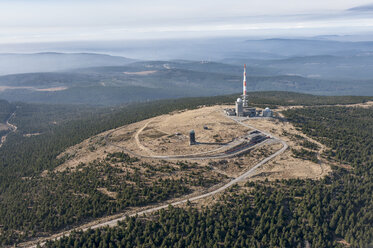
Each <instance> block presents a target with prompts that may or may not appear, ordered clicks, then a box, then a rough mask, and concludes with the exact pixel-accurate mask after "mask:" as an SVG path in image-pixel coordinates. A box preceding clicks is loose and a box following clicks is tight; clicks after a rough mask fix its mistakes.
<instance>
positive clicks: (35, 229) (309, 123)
mask: <svg viewBox="0 0 373 248" xmlns="http://www.w3.org/2000/svg"><path fill="white" fill-rule="evenodd" d="M236 97H237V96H236V95H230V96H219V97H211V98H186V99H178V100H163V101H157V102H149V103H141V104H136V105H128V106H118V107H112V108H93V107H88V106H82V105H79V106H77V105H43V104H23V103H8V102H5V101H4V102H1V104H2V105H1V106H9V107H7V109H8V110H6V108H5V107H4V108H1V110H4V111H3V112H4V114H3V115H4V118H5V117H6V116H9V114H10V113H11V112H12V111H14V110H16V116H15V118H13V119H12V123H13V124H14V125H16V126H17V127H18V130H17V132H15V133H11V134H9V135H8V139H7V141H6V143H5V144H4V146H3V147H1V148H0V158H1V159H0V199H1V201H0V244H1V245H2V246H4V245H12V244H15V243H19V242H22V241H24V240H28V239H30V238H34V237H38V236H43V235H50V234H52V233H54V232H56V231H59V230H63V229H64V228H68V227H71V226H74V225H77V224H79V223H81V222H84V221H87V220H90V219H93V218H97V217H99V216H104V215H107V214H112V213H116V212H120V211H122V210H123V209H125V208H126V207H128V206H141V205H144V204H149V203H154V202H159V201H163V200H165V199H169V198H171V197H177V196H179V195H181V194H185V193H187V192H190V186H195V185H200V186H209V185H212V184H214V183H216V182H214V181H211V180H205V181H204V180H201V179H199V178H198V177H196V178H194V179H192V178H191V179H190V180H189V181H188V180H187V181H185V180H182V181H172V180H170V181H164V180H162V181H160V180H158V181H156V182H154V185H151V184H149V183H146V184H144V182H142V181H143V178H141V176H140V175H138V174H136V172H135V171H133V172H132V171H131V172H130V173H128V174H127V175H121V176H118V175H117V171H116V169H112V167H110V166H109V167H108V166H107V164H113V163H116V162H115V161H116V160H124V162H123V163H132V162H133V161H132V162H131V159H130V158H127V157H126V155H124V154H123V155H121V154H116V155H109V154H108V160H106V161H102V162H98V163H97V164H95V165H91V167H85V168H90V169H89V170H88V169H82V170H81V171H76V172H69V171H66V172H62V173H55V172H51V171H52V170H53V169H54V168H56V167H57V166H58V165H60V164H61V163H62V162H63V159H62V160H61V159H57V156H58V155H59V154H60V153H61V152H62V151H64V150H65V149H66V148H68V147H70V146H72V145H75V144H78V143H80V142H81V141H83V140H84V139H86V138H89V137H91V136H93V135H95V134H98V133H101V132H103V131H106V130H110V129H113V128H116V127H119V126H122V125H125V124H129V123H133V122H137V121H140V120H143V119H147V118H150V117H154V116H157V115H161V114H164V113H169V112H172V111H175V110H182V109H193V108H197V107H198V106H201V105H215V104H226V103H232V102H233V101H234V100H235V99H236ZM370 99H372V98H369V97H344V98H342V97H320V96H312V95H305V94H296V93H289V92H266V93H260V94H258V95H256V96H255V97H254V96H253V97H252V102H253V104H254V105H256V106H272V107H274V108H275V107H276V106H279V105H329V104H352V103H359V102H364V101H367V100H370ZM316 110H318V111H320V113H321V115H316V114H315V113H318V111H316ZM337 110H338V111H337ZM346 110H348V111H349V112H346ZM297 111H299V112H297ZM302 111H311V112H310V113H308V112H302ZM312 111H314V112H312ZM371 111H372V110H371V109H365V110H360V109H354V108H343V107H340V108H336V107H314V108H305V109H299V110H291V111H290V110H289V111H288V112H286V113H285V114H286V116H287V118H289V120H290V121H292V122H293V123H295V124H296V125H297V126H298V127H299V128H301V129H302V130H303V131H304V132H305V133H306V134H308V135H313V133H311V132H316V133H317V132H318V130H319V129H320V130H321V129H325V126H320V125H321V124H325V125H329V126H333V127H334V128H335V129H334V130H333V132H325V131H323V132H321V131H320V133H321V134H322V135H320V136H319V139H320V142H323V143H325V144H327V145H328V146H330V147H331V148H332V150H330V151H328V153H327V154H325V156H329V157H330V159H334V160H336V161H342V162H346V163H352V164H354V170H353V171H352V172H351V171H346V170H344V169H338V167H336V168H335V173H334V174H333V175H331V176H330V177H328V178H326V179H325V180H324V181H322V182H313V181H284V182H277V183H276V182H274V183H272V184H271V185H269V186H268V187H267V186H265V185H264V184H260V183H258V184H248V185H247V190H246V191H242V190H241V189H234V190H233V191H232V192H231V193H230V194H229V195H227V196H226V199H223V200H222V203H221V204H220V205H217V206H211V209H206V210H202V211H201V212H198V211H196V210H195V209H190V210H181V209H171V210H170V211H167V212H164V213H160V214H159V215H156V216H155V217H154V225H155V226H154V227H153V226H152V227H151V229H149V228H150V227H147V226H148V225H153V224H152V223H153V222H146V221H143V220H141V219H132V220H128V221H132V222H133V225H135V226H139V228H140V229H136V230H138V231H137V233H138V234H139V235H140V236H139V238H138V240H136V237H133V235H134V234H135V233H132V232H131V233H129V234H128V235H130V237H132V238H133V239H134V240H135V241H133V240H132V238H131V239H129V241H128V242H137V243H136V244H138V245H139V246H140V244H141V245H144V246H146V244H147V242H151V241H150V240H148V241H146V240H145V239H144V240H142V239H141V238H140V237H142V236H141V235H143V237H146V236H147V235H146V232H145V231H144V233H142V232H141V230H142V229H141V228H145V229H144V230H148V229H149V230H148V231H150V230H153V231H152V233H153V236H154V238H155V237H158V241H157V243H155V244H158V245H159V244H162V243H163V242H171V243H173V244H177V243H178V242H184V241H185V242H187V241H188V242H190V243H185V244H190V245H192V244H194V243H196V242H197V241H198V243H196V244H199V242H202V241H201V238H202V240H205V239H206V242H205V244H206V246H207V244H212V245H215V243H216V245H217V246H221V245H223V244H224V243H225V242H227V243H226V244H231V245H232V246H233V245H234V244H235V243H234V242H236V241H237V242H238V240H239V242H240V243H239V245H240V244H241V243H242V242H244V243H245V244H246V242H249V244H254V245H257V246H258V245H259V244H261V247H265V246H272V244H277V245H278V246H281V244H298V243H299V242H309V243H310V244H312V247H320V246H315V244H318V243H319V242H325V243H321V244H325V246H329V247H332V246H333V244H334V243H335V241H336V240H338V238H344V239H346V240H347V241H348V242H351V243H352V244H353V245H354V246H356V247H358V245H359V244H364V243H366V242H368V241H369V239H371V234H372V229H371V226H370V225H369V223H371V220H372V219H371V218H372V211H371V208H369V206H372V204H371V203H372V202H371V199H370V202H369V197H371V192H372V191H371V189H372V185H371V183H370V181H371V178H372V175H371V173H372V172H371V166H372V159H371V157H369V156H366V155H367V154H369V147H368V146H369V145H370V147H371V144H372V141H369V137H370V139H371V138H372V137H371V135H370V136H369V131H371V130H372V114H371ZM331 113H334V116H333V119H330V118H329V115H331ZM351 114H353V116H354V120H355V121H353V120H351V118H350V115H351ZM4 118H3V119H4ZM299 118H301V119H299ZM317 118H322V121H320V120H319V119H317ZM356 118H358V119H359V120H361V121H362V122H361V123H363V124H361V125H363V126H364V127H365V130H366V131H364V132H360V131H358V130H359V128H358V126H355V125H358V124H357V122H356V120H357V119H356ZM320 123H321V124H320ZM363 126H361V127H363ZM349 127H351V128H349ZM359 127H360V126H359ZM343 128H344V129H348V130H349V132H350V133H348V134H349V135H340V137H339V136H338V142H339V143H336V144H334V145H333V143H332V142H333V140H334V138H333V137H334V136H331V135H338V132H339V131H341V130H344V129H343ZM343 132H345V131H343ZM355 132H358V135H354V133H355ZM26 134H37V135H34V136H25V135H26ZM351 143H352V144H354V145H350V144H351ZM359 146H360V148H362V146H363V147H365V148H364V149H361V150H362V151H365V153H362V152H360V150H359V151H358V149H357V148H358V147H359ZM349 150H350V151H351V152H352V153H351V154H354V155H353V157H351V158H350V157H349V155H346V154H347V153H348V151H349ZM370 150H371V149H370ZM110 156H111V157H110ZM113 156H114V157H113ZM363 157H364V158H363ZM127 159H129V160H127ZM121 163H122V162H121ZM144 166H145V167H146V165H144ZM165 166H166V165H165ZM189 166H191V165H189ZM145 167H144V168H145ZM166 167H167V166H166ZM180 169H183V170H185V167H183V168H182V167H180ZM45 172H46V173H45ZM105 176H106V177H107V178H108V180H109V181H105V180H102V178H103V177H105ZM124 181H128V182H130V184H132V185H133V186H132V188H128V187H127V186H125V185H124V186H123V187H119V188H113V187H112V186H110V185H113V184H114V183H118V184H120V182H124ZM357 181H358V182H359V183H357ZM100 187H109V188H110V190H112V191H113V192H116V193H117V196H118V197H117V200H116V201H113V199H110V197H108V196H107V195H105V194H103V193H102V192H100V191H99V190H98V188H100ZM369 187H370V188H369ZM254 189H257V190H258V192H262V193H261V194H260V195H257V193H256V191H254ZM369 189H370V191H369ZM129 192H136V194H135V195H136V196H138V197H139V199H135V198H136V197H135V198H134V195H131V194H129ZM294 192H295V193H296V197H293V194H295V193H294ZM346 194H347V195H350V196H351V197H348V198H345V197H344V196H345V195H346ZM57 195H58V197H57ZM82 196H83V197H82ZM277 198H279V199H277ZM255 199H256V200H255ZM230 202H231V203H230ZM238 202H241V203H242V204H241V203H240V204H237V203H238ZM279 202H281V204H279ZM310 202H314V204H313V205H312V204H311V205H310V204H309V203H310ZM322 202H325V204H323V203H322ZM327 202H330V204H326V203H327ZM332 203H333V204H332ZM369 203H370V205H369ZM303 205H304V206H303ZM281 207H282V208H283V209H282V211H281V216H283V221H280V222H279V221H277V219H276V218H277V217H278V216H277V214H280V210H281ZM339 208H341V209H340V210H338V209H339ZM276 209H277V211H275V210H276ZM337 210H338V211H337ZM258 211H260V213H264V212H265V213H267V214H266V215H263V216H264V217H265V219H263V220H262V218H264V217H263V216H262V215H260V216H254V213H257V212H258ZM228 212H229V216H228V215H227V214H228ZM246 212H247V215H246ZM352 212H353V213H354V215H353V217H351V213H352ZM243 213H245V214H244V215H242V214H243ZM334 213H336V216H335V217H333V216H334ZM179 214H181V216H183V214H184V215H189V214H190V215H191V216H195V217H193V218H192V217H191V218H192V220H191V221H192V222H191V223H197V222H198V223H200V224H201V225H202V226H201V229H202V227H206V225H204V224H203V223H204V221H207V220H208V218H207V217H208V216H214V221H215V222H216V223H215V224H214V226H215V225H216V226H218V225H221V226H220V227H219V239H216V241H215V238H214V239H213V240H211V238H209V237H210V236H209V235H208V234H207V233H205V234H202V233H203V232H199V231H197V229H195V228H194V227H188V225H191V224H188V223H187V222H182V221H183V219H184V217H183V218H181V216H178V215H179ZM162 215H165V216H168V217H167V218H168V220H167V221H170V223H172V225H171V226H170V228H171V229H172V230H173V231H172V232H170V231H167V232H166V231H165V229H163V228H162V229H159V228H160V227H159V226H162V225H163V222H162V221H166V219H164V218H163V219H161V218H160V216H162ZM169 215H170V216H174V217H169ZM57 216H58V217H57ZM234 216H235V217H234ZM311 216H312V217H311ZM197 217H198V221H197V220H196V219H195V218H197ZM241 217H242V218H243V219H242V218H241ZM273 218H274V223H272V221H271V220H272V219H273ZM333 218H334V219H333ZM228 219H232V223H233V222H234V221H235V220H236V219H237V221H238V222H240V223H241V224H240V225H238V226H236V224H235V225H233V224H232V223H230V222H229V221H227V220H228ZM331 220H333V221H331ZM196 221H197V222H196ZM369 221H370V222H369ZM218 222H219V223H220V224H219V223H218ZM329 222H330V223H334V225H333V226H330V225H329ZM128 223H129V222H127V221H126V222H124V223H123V226H126V225H128ZM178 223H179V224H178ZM248 223H250V228H248V227H247V225H248ZM258 223H259V224H258ZM351 223H352V224H351ZM183 225H185V228H186V229H185V230H184V229H182V228H181V226H183ZM208 225H209V226H210V225H212V224H211V223H208ZM258 225H259V226H258ZM289 225H290V226H289ZM141 226H142V227H141ZM177 226H179V227H177ZM254 226H255V228H254ZM272 226H273V228H272V229H271V227H272ZM197 227H198V226H196V228H197ZM118 228H122V226H121V227H118ZM174 228H176V230H174ZM158 229H159V230H158ZM254 229H255V230H256V229H258V231H256V232H255V230H254ZM321 229H322V230H324V231H323V232H322V233H321V234H320V235H321V236H320V235H319V233H320V232H319V230H321ZM118 230H119V231H118ZM126 230H127V229H126ZM131 230H132V229H131ZM198 230H200V229H198ZM269 230H271V231H269ZM272 231H273V232H272ZM112 232H113V233H116V232H119V234H118V235H119V236H115V238H113V237H112V236H110V235H111V233H112ZM214 232H215V230H214ZM245 232H246V234H244V233H245ZM316 232H317V233H318V235H315V233H316ZM227 233H229V236H228V237H227V238H226V236H227ZM254 233H256V234H255V235H254ZM266 233H267V234H266ZM294 233H296V235H295V236H294ZM168 234H170V235H171V234H172V235H173V234H174V236H172V239H171V241H170V238H171V237H168V236H167V235H168ZM264 234H266V236H265V237H264ZM92 235H95V236H92ZM103 235H106V236H107V237H109V238H110V239H108V240H107V239H106V238H105V240H104V239H101V237H104V236H103ZM120 235H121V236H120ZM125 235H127V234H125V233H123V231H120V229H107V230H105V229H103V230H98V231H93V232H89V233H85V234H84V235H76V236H73V237H71V238H70V239H68V240H67V239H66V240H65V239H63V240H61V241H60V242H61V243H60V244H57V243H55V244H49V246H54V245H57V246H62V247H70V246H71V245H68V244H70V243H66V242H73V243H75V242H81V244H82V245H81V246H83V244H86V247H93V246H91V245H89V244H88V243H86V242H89V240H90V237H94V240H95V245H96V247H99V244H100V243H103V242H104V243H107V244H109V241H110V240H111V239H113V242H111V241H110V242H111V243H112V245H114V246H115V244H117V242H127V241H122V240H123V239H127V238H128V237H127V238H126V237H125ZM162 235H163V236H162ZM180 235H182V236H184V237H185V236H187V235H189V236H188V237H189V239H184V238H183V239H181V238H179V239H178V238H177V237H180ZM201 235H204V236H203V237H201ZM253 235H254V236H253ZM106 236H105V237H106ZM153 236H149V235H148V237H153ZM241 236H242V238H240V239H238V238H237V237H241ZM319 236H320V237H319ZM81 237H87V239H85V240H80V238H81ZM271 237H272V238H273V237H278V238H277V241H276V240H274V238H273V240H272V241H271V239H270V238H271ZM311 237H312V238H311ZM226 239H227V241H226ZM243 239H244V240H243ZM314 239H315V240H314ZM165 240H167V241H165ZM183 240H184V241H183ZM242 240H243V241H242ZM91 241H92V240H91ZM214 242H215V243H214ZM271 242H272V243H271ZM273 242H274V243H273ZM286 242H287V243H286ZM126 244H132V246H133V244H135V243H126ZM165 244H167V243H165ZM158 245H156V246H158ZM130 246H131V245H130ZM150 246H151V245H150ZM168 246H170V245H168Z"/></svg>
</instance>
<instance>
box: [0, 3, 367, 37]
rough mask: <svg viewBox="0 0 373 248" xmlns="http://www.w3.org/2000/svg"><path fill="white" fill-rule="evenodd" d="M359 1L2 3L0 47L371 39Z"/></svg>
mask: <svg viewBox="0 0 373 248" xmlns="http://www.w3.org/2000/svg"><path fill="white" fill-rule="evenodd" d="M372 6H373V5H372V2H371V1H370V0H368V1H367V0H358V1H343V2H341V1H337V0H332V1H321V0H316V1H295V0H285V1H274V0H264V1H257V0H256V1H242V0H233V1H229V2H228V1H222V0H219V1H212V0H207V1H203V2H201V1H196V0H192V1H187V2H186V1H185V2H180V1H178V2H177V3H175V2H174V1H170V0H161V1H157V3H156V4H155V3H154V2H151V1H149V0H140V1H136V2H132V1H117V0H109V1H105V2H101V1H97V0H95V1H84V0H79V1H64V2H60V1H43V0H31V1H25V0H16V1H9V0H6V1H2V3H0V43H1V44H19V43H38V42H73V41H108V40H147V39H153V40H154V39H187V38H210V37H237V36H241V37H282V36H305V37H311V36H317V35H360V36H364V35H368V36H369V37H370V35H372V34H373V33H372V31H371V30H372V27H373V15H372V12H373V7H372Z"/></svg>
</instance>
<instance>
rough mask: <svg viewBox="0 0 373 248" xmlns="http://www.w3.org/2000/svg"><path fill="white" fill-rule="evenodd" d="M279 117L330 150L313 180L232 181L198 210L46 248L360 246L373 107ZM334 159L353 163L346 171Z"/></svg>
mask: <svg viewBox="0 0 373 248" xmlns="http://www.w3.org/2000/svg"><path fill="white" fill-rule="evenodd" d="M285 115H286V116H287V118H289V120H290V121H291V122H293V123H294V124H295V125H296V126H297V127H299V128H301V130H302V131H303V132H304V133H306V134H307V135H310V136H312V137H314V138H316V139H318V140H319V141H320V142H322V143H324V144H326V145H329V146H330V147H331V150H330V151H328V152H327V153H326V154H324V156H327V157H329V158H330V159H331V160H334V161H336V166H335V167H334V168H333V169H334V172H333V173H332V174H331V175H330V176H327V177H326V178H324V179H323V180H321V181H312V180H283V181H274V182H271V183H269V182H257V183H250V182H249V183H247V184H246V186H245V187H244V188H241V189H240V188H239V187H234V188H232V189H231V190H229V193H228V194H225V195H224V196H222V197H221V199H220V203H218V204H215V205H213V206H211V207H205V208H204V209H202V210H201V211H198V210H197V209H195V208H193V207H189V208H187V209H181V208H173V207H169V209H168V210H161V211H159V212H158V213H157V214H155V215H154V216H153V219H152V220H151V221H149V220H146V219H142V218H141V217H140V218H135V217H133V218H127V220H126V221H124V222H122V223H120V225H119V226H118V227H115V228H102V229H98V230H89V231H86V232H76V233H74V234H73V235H71V236H69V237H66V238H63V239H61V240H58V241H55V242H49V243H47V245H46V246H47V247H72V246H75V247H304V246H309V247H344V246H345V245H344V242H347V243H349V244H350V245H351V247H368V245H369V244H372V243H371V242H372V240H373V226H372V223H373V208H372V206H373V195H372V194H373V193H372V192H373V191H372V189H373V183H372V182H373V181H372V177H373V157H372V154H371V151H372V149H371V145H372V144H373V140H372V139H373V137H372V135H371V134H372V133H373V110H372V109H362V108H346V107H315V108H305V109H297V110H289V111H287V112H285ZM340 163H348V164H351V165H353V169H351V170H346V169H344V168H343V167H341V166H339V164H340Z"/></svg>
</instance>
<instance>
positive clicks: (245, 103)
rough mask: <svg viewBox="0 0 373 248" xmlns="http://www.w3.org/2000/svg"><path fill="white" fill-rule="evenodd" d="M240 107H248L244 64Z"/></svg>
mask: <svg viewBox="0 0 373 248" xmlns="http://www.w3.org/2000/svg"><path fill="white" fill-rule="evenodd" d="M242 105H243V107H248V99H247V88H246V64H244V67H243V95H242Z"/></svg>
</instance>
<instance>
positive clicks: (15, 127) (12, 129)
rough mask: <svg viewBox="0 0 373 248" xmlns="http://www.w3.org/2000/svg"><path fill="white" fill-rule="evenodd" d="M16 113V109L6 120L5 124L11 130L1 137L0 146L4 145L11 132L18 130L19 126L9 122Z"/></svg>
mask: <svg viewBox="0 0 373 248" xmlns="http://www.w3.org/2000/svg"><path fill="white" fill-rule="evenodd" d="M15 115H16V111H14V112H13V113H12V114H11V115H10V116H9V118H8V119H7V120H6V122H5V125H6V126H7V127H8V129H9V132H8V133H7V134H5V135H4V136H2V137H1V139H0V148H1V147H2V146H3V145H4V143H5V141H6V138H7V137H8V135H9V134H10V133H13V132H15V131H17V126H15V125H13V124H11V123H9V121H10V119H12V118H13V117H14V116H15Z"/></svg>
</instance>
